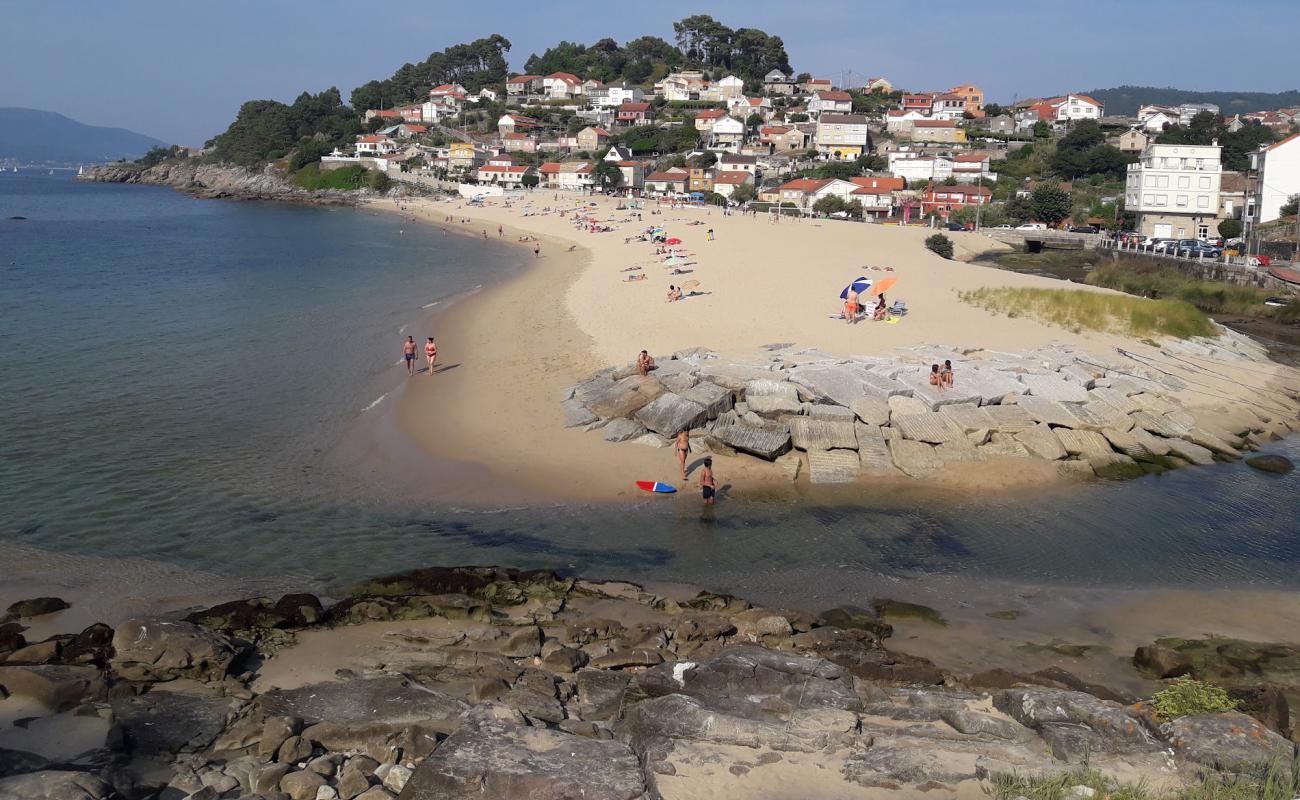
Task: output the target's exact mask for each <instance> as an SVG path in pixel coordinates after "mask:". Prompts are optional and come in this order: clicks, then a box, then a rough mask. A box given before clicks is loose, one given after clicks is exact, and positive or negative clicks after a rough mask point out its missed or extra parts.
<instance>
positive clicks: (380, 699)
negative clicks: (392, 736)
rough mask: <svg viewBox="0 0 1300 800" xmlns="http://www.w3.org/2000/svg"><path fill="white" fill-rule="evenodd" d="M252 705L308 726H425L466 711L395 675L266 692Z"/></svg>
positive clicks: (460, 704)
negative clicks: (330, 723)
mask: <svg viewBox="0 0 1300 800" xmlns="http://www.w3.org/2000/svg"><path fill="white" fill-rule="evenodd" d="M255 702H256V704H257V706H258V708H259V710H260V711H262V712H263V713H265V714H267V715H268V716H273V717H297V718H299V719H301V720H303V721H304V722H305V723H306V724H308V725H311V724H315V723H317V722H332V723H335V724H339V725H361V724H365V723H369V722H385V723H390V724H399V723H416V722H423V723H430V724H431V723H432V722H433V721H435V720H455V719H456V717H458V716H459V715H460V714H461V712H463V711H465V710H466V709H467V708H469V706H468V705H466V704H465V703H464V702H462V701H460V700H458V699H456V698H453V697H449V696H447V695H443V694H440V693H438V692H435V691H431V690H430V689H427V688H425V687H423V686H420V685H418V684H415V683H413V682H411V681H408V680H406V679H405V678H400V677H396V676H383V677H378V678H353V679H351V680H348V681H346V682H342V683H335V682H327V683H315V684H308V685H306V686H301V687H298V688H296V689H272V690H270V691H268V692H264V693H262V694H261V695H259V696H258V698H257V700H256V701H255Z"/></svg>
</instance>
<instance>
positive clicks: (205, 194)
mask: <svg viewBox="0 0 1300 800" xmlns="http://www.w3.org/2000/svg"><path fill="white" fill-rule="evenodd" d="M79 180H84V181H93V182H98V183H141V184H149V185H153V186H167V187H170V188H172V189H176V190H177V191H182V192H185V193H186V194H191V195H194V196H195V197H202V198H212V199H215V198H225V199H232V200H288V201H292V202H297V203H316V204H320V205H356V204H357V203H358V202H359V201H360V200H361V199H363V198H365V197H373V196H374V194H373V193H371V192H367V191H365V190H356V191H339V190H318V191H309V190H307V189H303V188H301V187H300V186H297V185H295V184H294V183H292V182H291V181H290V180H288V178H287V177H286V176H285V175H284V173H283V172H281V171H280V170H278V169H276V168H275V167H273V166H270V165H268V166H266V167H264V168H263V169H261V170H254V169H249V168H247V167H240V166H236V165H234V164H216V163H190V162H188V161H184V162H179V163H178V162H165V163H162V164H158V165H156V166H152V167H141V166H139V165H136V164H102V165H99V166H94V167H88V168H86V170H85V172H84V174H83V175H82V176H81V177H80V178H79Z"/></svg>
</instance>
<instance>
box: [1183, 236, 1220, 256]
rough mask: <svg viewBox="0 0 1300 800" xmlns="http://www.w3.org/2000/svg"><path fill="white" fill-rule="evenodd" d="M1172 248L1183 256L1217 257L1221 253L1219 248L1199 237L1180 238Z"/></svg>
mask: <svg viewBox="0 0 1300 800" xmlns="http://www.w3.org/2000/svg"><path fill="white" fill-rule="evenodd" d="M1173 250H1174V253H1176V254H1177V255H1179V256H1182V257H1183V258H1218V257H1219V256H1221V255H1222V254H1223V251H1222V250H1220V249H1219V248H1217V247H1215V246H1214V245H1212V244H1210V243H1209V242H1202V241H1201V240H1200V239H1180V240H1179V242H1178V244H1177V245H1176V246H1175V247H1174V248H1173Z"/></svg>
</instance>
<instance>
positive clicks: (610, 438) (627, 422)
mask: <svg viewBox="0 0 1300 800" xmlns="http://www.w3.org/2000/svg"><path fill="white" fill-rule="evenodd" d="M601 432H602V433H603V434H604V436H605V441H607V442H626V441H629V440H631V439H635V438H637V437H638V436H644V435H645V432H646V431H645V426H644V425H642V424H641V423H639V422H637V421H636V420H633V419H622V418H620V419H614V420H610V422H609V424H608V425H606V426H605V427H604V428H602V429H601Z"/></svg>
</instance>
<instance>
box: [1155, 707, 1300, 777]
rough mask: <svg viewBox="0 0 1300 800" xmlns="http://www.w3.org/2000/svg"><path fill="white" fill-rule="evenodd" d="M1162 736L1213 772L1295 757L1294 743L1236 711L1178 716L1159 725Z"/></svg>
mask: <svg viewBox="0 0 1300 800" xmlns="http://www.w3.org/2000/svg"><path fill="white" fill-rule="evenodd" d="M1161 733H1162V734H1163V735H1164V736H1165V737H1166V739H1167V740H1168V741H1169V744H1170V745H1171V746H1172V747H1173V748H1174V752H1175V753H1177V754H1179V755H1181V756H1182V757H1183V758H1186V759H1189V760H1191V761H1195V762H1197V763H1199V764H1205V765H1206V766H1210V767H1213V768H1215V769H1221V770H1228V771H1239V770H1245V769H1249V768H1251V767H1258V766H1261V765H1265V764H1268V763H1269V762H1271V761H1274V760H1276V759H1281V760H1283V761H1290V760H1291V759H1292V758H1294V757H1295V744H1294V743H1292V742H1290V741H1288V740H1286V739H1283V738H1282V737H1281V736H1279V735H1277V734H1276V733H1274V732H1273V731H1271V730H1269V729H1268V728H1266V727H1265V726H1264V724H1263V723H1261V722H1260V721H1259V720H1257V719H1254V718H1253V717H1249V716H1247V715H1245V714H1241V713H1238V712H1235V711H1234V712H1229V713H1226V714H1198V715H1196V716H1193V717H1181V718H1179V719H1176V720H1174V721H1173V722H1170V723H1167V724H1165V725H1163V726H1161Z"/></svg>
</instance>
